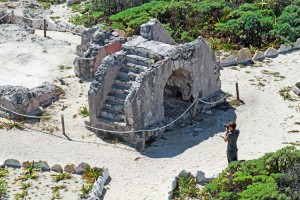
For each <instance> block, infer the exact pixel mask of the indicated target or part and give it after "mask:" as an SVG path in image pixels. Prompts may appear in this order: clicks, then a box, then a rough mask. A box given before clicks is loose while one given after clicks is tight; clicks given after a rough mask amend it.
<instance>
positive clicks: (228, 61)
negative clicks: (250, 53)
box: [220, 55, 237, 67]
mask: <svg viewBox="0 0 300 200" xmlns="http://www.w3.org/2000/svg"><path fill="white" fill-rule="evenodd" d="M220 64H221V66H222V67H228V66H232V65H236V64H237V62H236V55H231V56H229V57H227V58H225V59H223V60H221V63H220Z"/></svg>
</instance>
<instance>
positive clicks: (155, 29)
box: [140, 19, 176, 45]
mask: <svg viewBox="0 0 300 200" xmlns="http://www.w3.org/2000/svg"><path fill="white" fill-rule="evenodd" d="M140 34H141V36H143V37H144V38H147V39H148V40H155V41H159V42H163V43H166V44H171V45H176V42H175V40H174V39H173V38H172V37H171V36H170V35H169V33H168V31H167V30H166V29H165V28H164V27H163V25H162V24H161V23H160V22H159V21H158V19H151V20H150V21H149V22H147V23H146V24H143V25H141V32H140Z"/></svg>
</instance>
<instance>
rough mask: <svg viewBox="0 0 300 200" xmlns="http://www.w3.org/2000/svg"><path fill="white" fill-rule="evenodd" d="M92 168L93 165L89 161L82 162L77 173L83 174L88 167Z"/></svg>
mask: <svg viewBox="0 0 300 200" xmlns="http://www.w3.org/2000/svg"><path fill="white" fill-rule="evenodd" d="M89 168H91V166H90V165H89V164H87V163H80V164H79V165H78V166H77V168H76V174H83V172H84V171H85V170H86V169H89Z"/></svg>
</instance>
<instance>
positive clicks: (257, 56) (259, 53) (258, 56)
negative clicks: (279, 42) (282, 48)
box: [252, 50, 266, 60]
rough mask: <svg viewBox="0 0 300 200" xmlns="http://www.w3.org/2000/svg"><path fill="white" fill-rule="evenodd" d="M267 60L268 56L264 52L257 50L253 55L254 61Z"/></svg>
mask: <svg viewBox="0 0 300 200" xmlns="http://www.w3.org/2000/svg"><path fill="white" fill-rule="evenodd" d="M265 58H266V56H265V54H264V53H263V52H262V51H259V50H256V51H255V53H254V55H253V58H252V60H263V59H265Z"/></svg>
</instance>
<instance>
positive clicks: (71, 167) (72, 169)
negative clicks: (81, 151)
mask: <svg viewBox="0 0 300 200" xmlns="http://www.w3.org/2000/svg"><path fill="white" fill-rule="evenodd" d="M64 171H65V172H70V173H75V172H76V166H75V165H73V164H68V165H66V166H65V167H64Z"/></svg>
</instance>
